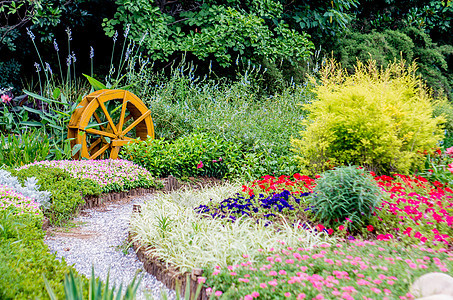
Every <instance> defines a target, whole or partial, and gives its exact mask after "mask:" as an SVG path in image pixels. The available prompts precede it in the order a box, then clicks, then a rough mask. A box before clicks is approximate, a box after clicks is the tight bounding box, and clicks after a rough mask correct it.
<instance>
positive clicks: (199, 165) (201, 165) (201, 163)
mask: <svg viewBox="0 0 453 300" xmlns="http://www.w3.org/2000/svg"><path fill="white" fill-rule="evenodd" d="M201 168H203V162H202V161H201V160H200V162H199V163H198V165H197V169H201Z"/></svg>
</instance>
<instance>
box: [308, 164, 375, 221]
mask: <svg viewBox="0 0 453 300" xmlns="http://www.w3.org/2000/svg"><path fill="white" fill-rule="evenodd" d="M381 199H382V193H381V191H380V189H379V187H378V185H377V183H376V181H375V180H374V178H373V177H372V176H371V175H370V174H369V173H368V172H367V171H366V170H364V169H362V168H358V167H357V166H348V167H337V168H335V169H333V170H329V171H326V172H324V173H323V174H322V175H321V178H319V179H317V180H316V187H315V188H314V189H313V194H312V196H311V197H310V200H309V201H310V204H311V205H313V206H314V209H313V211H314V212H315V214H316V217H317V218H319V220H320V221H322V222H326V223H327V224H329V225H331V224H334V223H342V222H343V221H344V220H345V219H346V218H349V219H350V220H351V221H350V222H348V224H350V226H351V227H352V226H355V227H357V226H360V225H362V224H364V222H365V221H366V220H368V219H369V218H370V217H371V216H372V213H373V211H374V210H375V208H376V207H378V205H379V204H380V202H381ZM348 221H349V220H348Z"/></svg>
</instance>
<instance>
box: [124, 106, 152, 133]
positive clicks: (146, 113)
mask: <svg viewBox="0 0 453 300" xmlns="http://www.w3.org/2000/svg"><path fill="white" fill-rule="evenodd" d="M150 113H151V111H149V110H148V111H147V112H145V113H144V114H143V115H141V116H140V117H139V118H138V119H136V120H135V121H134V122H133V123H132V124H131V125H129V126H127V128H126V129H124V131H123V134H126V133H128V132H129V131H131V130H132V129H133V128H134V127H135V126H137V125H138V123H140V122H141V121H143V119H145V118H146V117H147V116H148V115H149V114H150Z"/></svg>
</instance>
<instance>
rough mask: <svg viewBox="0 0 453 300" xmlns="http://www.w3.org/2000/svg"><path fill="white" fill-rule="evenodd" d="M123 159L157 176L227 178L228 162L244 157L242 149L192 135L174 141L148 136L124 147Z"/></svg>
mask: <svg viewBox="0 0 453 300" xmlns="http://www.w3.org/2000/svg"><path fill="white" fill-rule="evenodd" d="M124 150H125V153H124V154H121V155H122V156H123V158H125V159H128V160H130V161H133V162H134V163H136V164H138V165H141V166H143V167H145V168H146V169H147V170H148V171H150V173H151V174H152V175H153V176H158V177H165V176H168V175H173V176H176V177H189V176H204V175H206V176H212V177H220V178H221V177H223V176H224V175H225V174H227V172H228V164H230V163H232V162H234V161H236V160H238V159H240V158H239V157H241V156H242V152H241V148H240V146H238V145H237V144H235V143H232V142H226V141H224V140H222V139H220V138H218V137H214V136H209V135H207V134H202V133H200V134H191V135H189V136H186V137H181V138H179V139H176V140H175V141H174V142H169V141H165V140H162V139H156V140H153V139H148V140H147V141H140V142H135V143H130V144H128V145H126V146H125V147H124Z"/></svg>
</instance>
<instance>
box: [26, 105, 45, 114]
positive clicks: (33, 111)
mask: <svg viewBox="0 0 453 300" xmlns="http://www.w3.org/2000/svg"><path fill="white" fill-rule="evenodd" d="M23 108H24V109H25V110H27V111H29V112H32V113H34V114H38V115H42V111H40V110H37V109H34V108H31V107H28V106H23Z"/></svg>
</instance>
